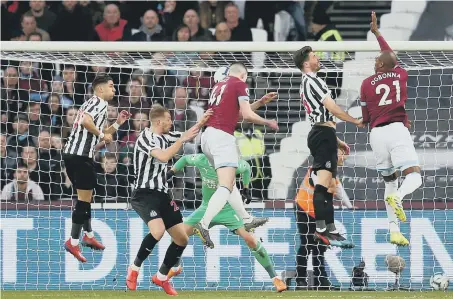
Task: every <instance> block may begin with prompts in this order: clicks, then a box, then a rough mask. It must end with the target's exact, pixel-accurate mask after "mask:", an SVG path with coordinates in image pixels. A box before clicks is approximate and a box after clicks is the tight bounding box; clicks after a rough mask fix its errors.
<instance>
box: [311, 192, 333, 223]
mask: <svg viewBox="0 0 453 299" xmlns="http://www.w3.org/2000/svg"><path fill="white" fill-rule="evenodd" d="M329 197H330V195H329V192H327V188H326V187H324V186H323V185H319V184H318V185H316V186H315V191H314V193H313V207H314V210H315V216H316V230H317V231H318V232H323V231H325V230H326V220H327V219H328V217H327V213H328V209H326V202H327V201H328V199H329Z"/></svg>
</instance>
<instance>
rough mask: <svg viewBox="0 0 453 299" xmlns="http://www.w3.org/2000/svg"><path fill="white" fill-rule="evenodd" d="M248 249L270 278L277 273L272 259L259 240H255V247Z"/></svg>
mask: <svg viewBox="0 0 453 299" xmlns="http://www.w3.org/2000/svg"><path fill="white" fill-rule="evenodd" d="M250 250H251V251H252V254H253V256H254V257H255V259H256V260H257V261H258V263H260V264H261V266H263V268H264V269H265V270H266V272H267V273H268V274H269V277H270V278H274V277H275V276H277V273H275V269H274V265H273V264H272V261H271V259H270V257H269V255H268V254H267V251H266V248H264V246H263V245H262V244H261V242H260V241H259V240H257V244H256V248H251V249H250Z"/></svg>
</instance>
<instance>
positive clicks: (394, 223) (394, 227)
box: [384, 179, 400, 232]
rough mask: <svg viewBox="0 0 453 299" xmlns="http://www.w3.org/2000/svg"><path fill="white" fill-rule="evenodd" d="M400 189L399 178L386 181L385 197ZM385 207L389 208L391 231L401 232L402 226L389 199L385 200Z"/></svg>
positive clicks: (388, 216)
mask: <svg viewBox="0 0 453 299" xmlns="http://www.w3.org/2000/svg"><path fill="white" fill-rule="evenodd" d="M396 191H398V179H396V180H394V181H393V182H385V192H384V198H387V196H389V195H390V194H394V193H396ZM384 202H385V209H386V210H387V219H388V220H389V230H390V232H399V231H400V228H399V226H398V218H397V217H396V214H395V211H394V210H393V208H392V207H391V206H389V204H388V203H387V201H385V200H384Z"/></svg>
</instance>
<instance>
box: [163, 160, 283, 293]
mask: <svg viewBox="0 0 453 299" xmlns="http://www.w3.org/2000/svg"><path fill="white" fill-rule="evenodd" d="M186 166H195V167H196V168H198V170H199V172H200V176H201V181H202V195H203V200H202V203H201V206H200V207H199V208H198V209H196V210H195V211H194V212H193V213H192V214H191V215H190V216H189V217H188V218H186V219H185V220H184V224H185V227H186V231H187V234H188V235H189V236H191V235H194V234H195V233H196V229H195V230H194V228H195V227H196V226H197V224H198V223H199V222H200V220H201V219H202V218H203V215H204V213H205V211H206V208H207V207H208V202H209V200H210V199H211V196H212V195H213V194H214V192H215V191H216V189H217V184H218V179H217V174H216V171H215V169H214V168H213V167H212V166H211V165H210V164H209V161H208V159H207V158H206V156H205V155H204V154H196V155H186V156H183V157H181V159H179V160H178V161H177V162H176V164H175V165H174V166H173V168H172V169H171V170H170V171H168V173H167V180H169V179H171V177H172V176H173V175H174V174H175V172H177V171H181V170H182V169H184V167H186ZM236 174H241V175H242V180H243V183H244V189H243V191H242V195H241V194H240V193H239V190H238V189H237V188H234V189H233V192H232V194H231V196H239V197H241V196H242V197H244V198H245V199H246V200H247V201H248V202H249V201H250V193H249V190H248V188H247V187H248V184H249V183H250V165H249V164H248V163H247V162H246V161H244V160H240V161H239V167H238V168H237V169H236ZM266 221H267V219H265V221H263V222H259V224H261V225H262V224H264V223H265V222H266ZM215 225H223V226H225V227H226V228H228V229H229V230H230V231H232V232H233V233H235V234H237V235H238V236H240V237H241V238H242V239H244V241H245V243H246V244H247V246H248V247H249V248H250V250H251V251H252V254H253V256H254V257H255V259H256V260H257V261H258V262H259V263H260V264H261V265H262V266H263V267H264V269H265V270H266V271H267V273H269V276H270V278H271V279H272V282H273V284H274V286H275V288H276V290H277V291H278V292H282V291H285V290H286V288H287V287H286V284H285V283H284V282H283V281H282V280H281V279H280V278H279V277H278V276H277V274H276V273H275V270H274V266H273V263H272V261H271V259H270V257H269V255H268V254H267V251H266V249H265V248H264V247H263V245H262V244H261V242H260V241H259V240H258V239H257V238H255V237H254V236H253V234H252V233H250V232H249V231H248V230H246V227H245V225H244V222H243V219H242V218H241V217H239V216H238V215H237V214H236V212H235V210H234V209H233V208H232V207H231V206H230V205H229V204H228V203H227V204H226V205H225V207H224V208H223V209H222V210H221V211H220V213H218V214H217V215H216V216H215V217H214V219H213V220H212V222H211V226H215ZM256 226H259V225H254V227H256ZM248 228H252V227H248ZM181 271H182V267H181V266H180V265H178V266H177V267H174V268H172V269H171V270H170V272H169V273H168V278H169V279H170V278H171V277H173V276H176V275H179V274H180V273H181Z"/></svg>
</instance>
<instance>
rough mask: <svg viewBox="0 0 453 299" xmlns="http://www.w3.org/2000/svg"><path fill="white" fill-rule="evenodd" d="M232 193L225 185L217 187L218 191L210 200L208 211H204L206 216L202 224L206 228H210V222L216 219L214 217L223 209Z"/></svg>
mask: <svg viewBox="0 0 453 299" xmlns="http://www.w3.org/2000/svg"><path fill="white" fill-rule="evenodd" d="M230 195H231V193H230V190H229V189H228V188H226V187H223V186H219V187H218V188H217V191H216V192H215V193H214V194H213V195H212V197H211V199H210V200H209V203H208V207H207V208H206V212H205V213H204V216H203V218H202V219H201V221H200V224H201V226H202V227H203V228H204V229H209V224H210V223H211V221H212V219H214V217H215V216H216V215H217V214H218V213H219V212H220V211H221V210H222V209H223V207H224V206H225V204H226V203H227V201H228V198H229V197H230Z"/></svg>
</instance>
